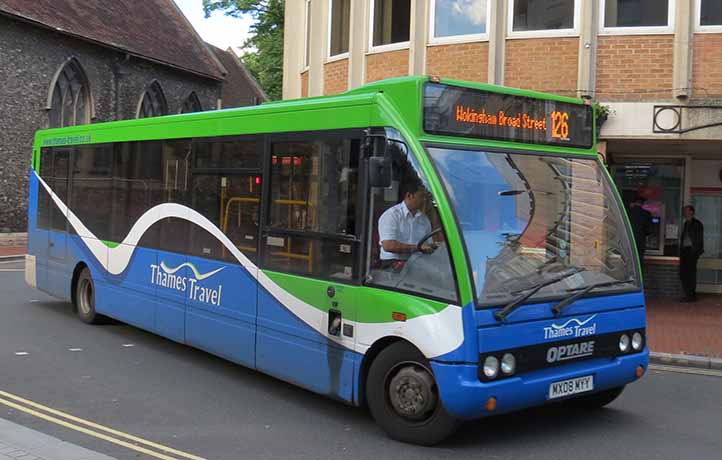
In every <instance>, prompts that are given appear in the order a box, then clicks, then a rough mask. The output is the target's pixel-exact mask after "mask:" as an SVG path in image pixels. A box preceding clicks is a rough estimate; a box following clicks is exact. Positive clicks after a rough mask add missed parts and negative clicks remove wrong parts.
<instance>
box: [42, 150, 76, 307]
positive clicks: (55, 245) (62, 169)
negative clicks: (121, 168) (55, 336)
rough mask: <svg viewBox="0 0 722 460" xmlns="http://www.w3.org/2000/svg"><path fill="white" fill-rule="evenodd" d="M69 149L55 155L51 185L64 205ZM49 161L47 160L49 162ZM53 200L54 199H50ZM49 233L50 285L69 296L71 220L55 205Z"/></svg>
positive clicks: (52, 290)
mask: <svg viewBox="0 0 722 460" xmlns="http://www.w3.org/2000/svg"><path fill="white" fill-rule="evenodd" d="M70 152H71V150H70V149H55V151H54V152H53V155H52V157H51V158H52V162H53V173H52V177H51V178H50V180H49V181H48V185H49V186H50V188H51V189H52V190H53V192H55V194H56V195H57V196H58V198H60V200H61V201H62V202H63V203H67V202H68V171H69V167H70ZM49 159H50V158H46V159H45V160H46V161H48V160H49ZM51 201H52V200H51ZM50 208H51V209H50V225H49V228H50V231H49V232H48V233H47V235H48V242H47V244H48V271H47V286H48V292H50V293H51V294H53V295H55V296H58V297H62V298H68V297H70V283H69V282H68V279H69V278H70V276H69V274H68V273H67V272H68V271H69V269H68V267H66V263H65V262H66V260H65V258H66V255H67V244H68V241H67V239H68V220H67V218H66V217H65V213H64V212H62V211H61V210H60V208H58V206H56V205H55V204H54V203H51V205H50Z"/></svg>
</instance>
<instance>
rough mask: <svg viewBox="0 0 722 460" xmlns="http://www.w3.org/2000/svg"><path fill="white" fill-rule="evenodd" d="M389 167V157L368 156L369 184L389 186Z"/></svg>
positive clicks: (390, 166)
mask: <svg viewBox="0 0 722 460" xmlns="http://www.w3.org/2000/svg"><path fill="white" fill-rule="evenodd" d="M391 168H392V162H391V158H390V157H386V156H383V157H370V158H369V185H370V186H371V187H384V188H385V187H391Z"/></svg>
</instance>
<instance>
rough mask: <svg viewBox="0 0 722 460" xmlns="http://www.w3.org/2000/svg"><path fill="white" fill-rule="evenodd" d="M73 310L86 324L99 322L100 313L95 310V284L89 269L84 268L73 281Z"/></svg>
mask: <svg viewBox="0 0 722 460" xmlns="http://www.w3.org/2000/svg"><path fill="white" fill-rule="evenodd" d="M75 310H76V311H77V312H78V318H80V320H81V321H82V322H84V323H87V324H99V323H100V322H101V319H102V317H101V315H99V314H98V313H97V312H96V311H95V284H94V283H93V278H92V277H91V276H90V270H88V269H87V268H84V269H83V271H81V272H80V275H78V281H77V282H76V283H75Z"/></svg>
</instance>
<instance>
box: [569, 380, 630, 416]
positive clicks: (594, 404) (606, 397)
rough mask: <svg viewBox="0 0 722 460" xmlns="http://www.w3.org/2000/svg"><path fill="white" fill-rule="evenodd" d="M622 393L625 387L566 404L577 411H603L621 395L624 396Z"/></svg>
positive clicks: (576, 399)
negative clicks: (602, 409) (603, 408)
mask: <svg viewBox="0 0 722 460" xmlns="http://www.w3.org/2000/svg"><path fill="white" fill-rule="evenodd" d="M622 391H624V386H621V387H617V388H612V389H610V390H604V391H600V392H599V393H594V394H591V395H588V396H581V397H579V398H574V399H570V400H568V401H566V404H567V405H568V406H570V407H574V408H577V409H587V410H593V409H601V408H602V407H604V406H606V405H607V404H610V403H611V402H612V401H614V400H615V399H617V398H618V397H619V395H621V394H622Z"/></svg>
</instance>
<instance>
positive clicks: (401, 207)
mask: <svg viewBox="0 0 722 460" xmlns="http://www.w3.org/2000/svg"><path fill="white" fill-rule="evenodd" d="M429 233H431V222H430V221H429V218H428V217H426V215H424V213H423V212H421V211H416V214H415V215H414V214H411V211H409V208H408V207H407V206H406V203H405V202H404V201H402V202H401V203H399V204H397V205H396V206H392V207H390V208H389V209H387V210H386V212H384V213H383V214H381V217H380V218H379V244H381V255H380V257H381V260H389V259H403V260H406V259H408V258H409V256H410V255H411V254H409V253H404V254H397V253H395V252H387V251H384V247H383V244H382V243H383V242H384V241H391V240H395V241H398V242H400V243H405V244H417V243H418V242H419V240H421V238H423V237H424V236H426V235H428V234H429Z"/></svg>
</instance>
